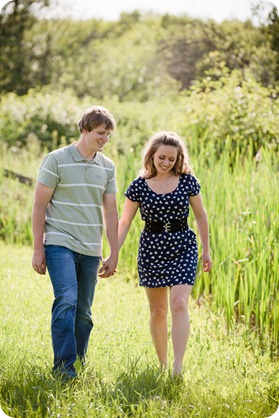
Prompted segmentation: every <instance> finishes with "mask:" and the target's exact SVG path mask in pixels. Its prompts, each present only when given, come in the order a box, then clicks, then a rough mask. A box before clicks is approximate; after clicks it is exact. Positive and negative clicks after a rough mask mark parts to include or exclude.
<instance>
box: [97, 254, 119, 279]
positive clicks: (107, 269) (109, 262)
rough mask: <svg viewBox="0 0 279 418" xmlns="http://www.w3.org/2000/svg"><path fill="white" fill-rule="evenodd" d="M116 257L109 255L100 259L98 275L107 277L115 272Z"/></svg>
mask: <svg viewBox="0 0 279 418" xmlns="http://www.w3.org/2000/svg"><path fill="white" fill-rule="evenodd" d="M116 266H117V258H115V257H112V256H109V257H108V258H106V259H105V260H103V261H102V267H101V268H100V270H99V274H98V275H99V277H101V278H107V277H111V276H113V275H114V273H116Z"/></svg>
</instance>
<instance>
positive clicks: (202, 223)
mask: <svg viewBox="0 0 279 418" xmlns="http://www.w3.org/2000/svg"><path fill="white" fill-rule="evenodd" d="M190 204H191V207H192V209H193V212H194V215H195V218H196V222H197V225H198V230H199V235H200V238H201V242H202V264H203V270H204V271H206V272H208V271H210V270H211V267H212V260H211V258H210V254H209V228H208V220H207V215H206V211H205V209H204V207H203V203H202V198H201V195H200V194H198V195H196V196H190Z"/></svg>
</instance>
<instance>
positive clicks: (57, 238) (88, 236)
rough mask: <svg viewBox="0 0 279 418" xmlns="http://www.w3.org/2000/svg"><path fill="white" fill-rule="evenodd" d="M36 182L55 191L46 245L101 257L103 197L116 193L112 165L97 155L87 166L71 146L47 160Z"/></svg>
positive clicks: (48, 214)
mask: <svg viewBox="0 0 279 418" xmlns="http://www.w3.org/2000/svg"><path fill="white" fill-rule="evenodd" d="M37 181H38V182H39V183H42V184H44V185H45V186H48V187H51V188H54V189H55V190H54V193H53V196H52V198H51V201H50V203H49V206H48V208H47V212H46V222H45V234H44V244H45V245H61V246H64V247H67V248H69V249H71V250H73V251H76V252H78V253H80V254H85V255H92V256H101V253H102V231H103V216H102V201H103V194H104V193H111V194H115V193H116V191H117V189H116V178H115V166H114V164H113V162H112V161H111V160H110V159H109V158H108V157H106V156H104V155H103V154H101V153H99V152H97V153H96V156H95V158H94V159H93V161H91V162H89V163H88V162H87V161H86V160H85V159H84V157H83V156H82V155H81V154H80V153H79V152H78V150H77V149H76V146H75V144H71V145H68V146H66V147H63V148H60V149H58V150H55V151H53V152H51V153H49V154H48V155H47V156H46V157H45V158H44V160H43V162H42V165H41V167H40V170H39V174H38V178H37Z"/></svg>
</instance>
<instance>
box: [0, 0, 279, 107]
mask: <svg viewBox="0 0 279 418" xmlns="http://www.w3.org/2000/svg"><path fill="white" fill-rule="evenodd" d="M18 3H20V4H25V3H26V4H27V3H28V6H26V7H22V8H17V7H15V8H14V9H13V8H11V10H10V9H9V8H7V9H6V11H4V12H3V13H2V15H1V23H2V25H1V28H2V29H1V38H2V39H1V40H2V42H1V45H2V46H1V51H0V54H1V58H2V60H1V62H2V64H1V68H0V69H1V74H2V81H1V87H2V89H3V91H5V92H10V91H14V92H16V93H17V94H26V93H27V91H28V90H29V89H30V88H35V87H36V88H42V87H45V86H47V85H48V86H50V87H51V89H55V91H57V90H60V91H64V90H66V89H69V88H70V89H72V90H73V91H74V94H75V95H76V96H78V97H84V96H86V95H90V94H91V95H93V96H94V97H95V98H97V99H99V100H107V98H109V97H114V96H116V97H117V98H118V99H119V100H120V101H132V100H137V101H148V100H150V99H152V98H154V97H161V96H162V95H163V96H164V97H166V96H167V95H170V96H172V97H173V96H174V93H178V92H179V91H180V90H185V89H189V88H190V87H191V86H192V84H193V83H194V82H195V81H196V80H201V79H203V77H204V76H205V73H206V71H208V70H211V71H212V73H214V72H215V70H216V69H217V68H218V66H219V65H220V63H221V62H224V63H225V65H226V67H227V68H228V69H229V71H233V70H235V69H238V70H240V71H241V74H242V78H244V77H245V74H246V72H247V71H248V70H249V71H250V73H251V75H252V77H253V78H254V79H255V80H256V81H257V82H259V83H262V84H263V85H265V86H269V85H274V84H275V82H276V80H277V78H276V77H277V74H276V71H277V60H278V51H277V49H276V47H275V46H274V45H275V44H276V39H277V38H276V36H275V33H276V24H277V23H276V22H277V20H276V19H277V18H276V13H275V14H274V16H273V17H272V16H271V17H270V20H269V21H267V22H266V23H265V26H264V30H263V28H261V27H257V26H253V25H252V23H251V22H250V21H247V22H239V21H226V22H222V23H220V24H217V23H216V22H214V21H203V20H200V19H190V18H189V17H187V16H182V17H179V18H178V17H173V16H169V15H165V16H162V17H160V16H149V15H145V16H144V15H140V13H138V12H134V13H131V14H123V15H122V16H121V17H120V19H119V21H118V22H104V21H102V20H96V19H91V20H87V21H81V22H77V21H73V20H69V19H67V20H57V19H52V20H44V19H37V18H35V17H34V16H32V15H31V14H30V7H31V4H32V3H34V2H32V1H31V2H25V1H23V0H22V1H17V2H16V4H18ZM39 3H43V2H42V1H41V2H39ZM26 17H28V18H26ZM267 34H269V35H268V36H267ZM215 77H217V75H215Z"/></svg>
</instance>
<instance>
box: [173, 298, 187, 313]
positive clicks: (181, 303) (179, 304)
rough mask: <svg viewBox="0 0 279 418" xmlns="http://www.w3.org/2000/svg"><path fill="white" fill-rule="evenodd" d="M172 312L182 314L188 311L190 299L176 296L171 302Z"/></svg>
mask: <svg viewBox="0 0 279 418" xmlns="http://www.w3.org/2000/svg"><path fill="white" fill-rule="evenodd" d="M170 308H171V312H172V314H180V313H183V314H184V313H187V312H188V300H185V298H176V299H174V300H172V301H171V304H170Z"/></svg>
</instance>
